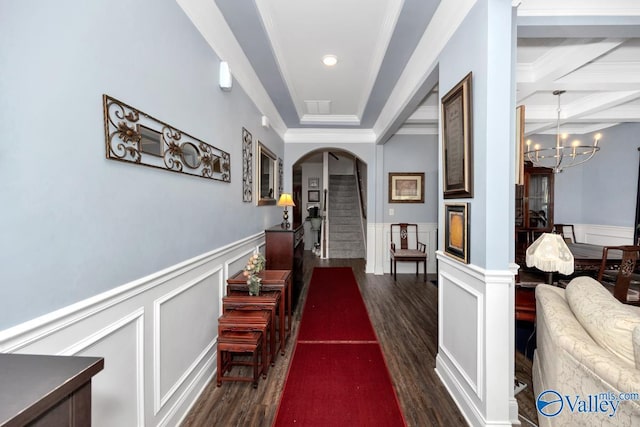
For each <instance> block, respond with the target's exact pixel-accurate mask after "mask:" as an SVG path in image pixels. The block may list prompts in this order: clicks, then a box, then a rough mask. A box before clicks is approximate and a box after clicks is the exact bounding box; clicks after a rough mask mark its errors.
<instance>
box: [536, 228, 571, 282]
mask: <svg viewBox="0 0 640 427" xmlns="http://www.w3.org/2000/svg"><path fill="white" fill-rule="evenodd" d="M526 262H527V267H536V268H537V269H539V270H542V271H546V272H554V271H557V272H558V273H561V274H564V275H568V274H572V273H573V268H574V263H573V254H572V253H571V251H570V250H569V247H568V246H567V244H566V243H565V241H564V239H563V238H562V236H561V235H559V234H552V233H543V234H542V235H541V236H540V237H538V238H537V239H536V241H535V242H533V243H532V244H531V246H529V247H528V248H527V257H526Z"/></svg>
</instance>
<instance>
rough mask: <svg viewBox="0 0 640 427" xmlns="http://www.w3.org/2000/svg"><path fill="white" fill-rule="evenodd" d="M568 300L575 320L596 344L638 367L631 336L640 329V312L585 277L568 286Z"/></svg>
mask: <svg viewBox="0 0 640 427" xmlns="http://www.w3.org/2000/svg"><path fill="white" fill-rule="evenodd" d="M566 299H567V303H568V304H569V307H571V311H573V314H574V315H575V316H576V319H577V320H578V321H579V322H580V324H581V325H582V326H583V327H584V328H585V330H586V331H587V332H588V333H589V335H591V337H592V338H593V340H594V341H595V342H597V343H598V344H599V345H601V346H602V347H603V348H604V349H606V350H608V351H610V352H611V353H613V354H615V355H616V356H618V357H619V358H620V359H622V360H624V361H625V362H626V363H627V364H629V365H630V366H635V365H636V358H635V357H634V347H633V339H632V334H633V330H634V329H635V328H636V327H637V326H640V315H639V314H638V313H637V311H635V310H632V309H631V308H630V307H628V306H626V305H624V304H622V303H621V302H620V301H618V300H617V299H615V298H614V297H613V295H611V293H610V292H609V291H607V290H606V289H605V288H604V286H602V285H601V284H600V283H599V282H598V281H596V280H594V279H592V278H590V277H586V276H585V277H576V278H575V279H573V280H572V281H571V282H570V283H569V284H568V285H567V290H566Z"/></svg>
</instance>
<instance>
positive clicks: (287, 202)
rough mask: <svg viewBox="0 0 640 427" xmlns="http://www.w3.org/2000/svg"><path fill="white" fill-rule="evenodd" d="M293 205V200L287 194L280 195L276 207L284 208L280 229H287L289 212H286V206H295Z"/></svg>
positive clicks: (289, 225)
mask: <svg viewBox="0 0 640 427" xmlns="http://www.w3.org/2000/svg"><path fill="white" fill-rule="evenodd" d="M295 205H296V204H295V203H293V198H292V197H291V194H289V193H282V194H281V195H280V200H278V206H284V213H283V214H282V224H280V226H281V227H282V228H289V227H291V224H290V223H289V212H287V207H288V206H295Z"/></svg>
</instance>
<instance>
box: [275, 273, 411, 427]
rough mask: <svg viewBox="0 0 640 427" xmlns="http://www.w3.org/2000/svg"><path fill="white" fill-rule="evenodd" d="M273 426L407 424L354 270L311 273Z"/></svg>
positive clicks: (390, 426) (388, 426) (388, 425)
mask: <svg viewBox="0 0 640 427" xmlns="http://www.w3.org/2000/svg"><path fill="white" fill-rule="evenodd" d="M303 333H304V334H303ZM273 425H274V426H293V425H296V426H304V427H308V426H311V427H315V426H322V427H325V426H385V427H394V426H399V427H400V426H406V422H405V419H404V416H403V414H402V411H401V409H400V405H399V403H398V399H397V396H396V394H395V390H394V388H393V383H392V382H391V377H390V375H389V370H388V369H387V365H386V362H385V359H384V356H383V354H382V351H381V349H380V345H379V344H378V342H377V339H376V336H375V333H374V331H373V327H372V326H371V321H370V320H369V315H368V314H367V310H366V307H365V305H364V301H363V300H362V296H361V295H360V291H359V289H358V284H357V282H356V280H355V277H354V275H353V271H352V270H351V269H350V268H318V267H316V268H315V269H314V271H313V275H312V278H311V283H310V284H309V291H308V294H307V301H306V303H305V306H304V311H303V314H302V320H301V324H300V330H299V333H298V340H297V342H296V347H295V352H294V354H293V358H292V361H291V365H290V366H289V372H288V373H287V380H286V382H285V386H284V391H283V393H282V397H281V400H280V404H279V406H278V412H277V414H276V418H275V420H274V423H273Z"/></svg>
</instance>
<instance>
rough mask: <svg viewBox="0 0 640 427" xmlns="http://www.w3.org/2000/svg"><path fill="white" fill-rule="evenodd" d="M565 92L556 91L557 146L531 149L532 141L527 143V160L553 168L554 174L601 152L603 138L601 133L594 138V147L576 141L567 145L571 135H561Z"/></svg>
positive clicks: (536, 146) (554, 92)
mask: <svg viewBox="0 0 640 427" xmlns="http://www.w3.org/2000/svg"><path fill="white" fill-rule="evenodd" d="M564 92H565V91H564V90H554V91H553V94H554V95H556V96H557V97H558V122H557V124H556V146H555V147H549V148H544V147H541V146H540V144H535V145H534V146H533V149H531V140H528V141H527V151H525V152H524V155H525V158H526V159H527V160H529V161H530V162H531V163H533V164H534V165H535V166H540V167H545V168H551V169H553V172H554V173H558V172H562V171H563V170H564V169H565V168H570V167H572V166H577V165H579V164H582V163H584V162H586V161H588V160H590V159H591V158H592V157H593V156H594V155H595V154H596V153H597V152H598V151H599V150H600V147H598V141H599V140H600V138H601V137H602V135H600V134H599V133H597V134H596V135H595V136H594V140H593V145H582V143H581V142H580V141H579V140H577V139H576V140H574V141H573V142H572V143H571V145H566V144H567V140H568V138H569V135H567V134H566V133H565V134H561V133H560V111H561V109H560V95H562V94H563V93H564Z"/></svg>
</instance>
